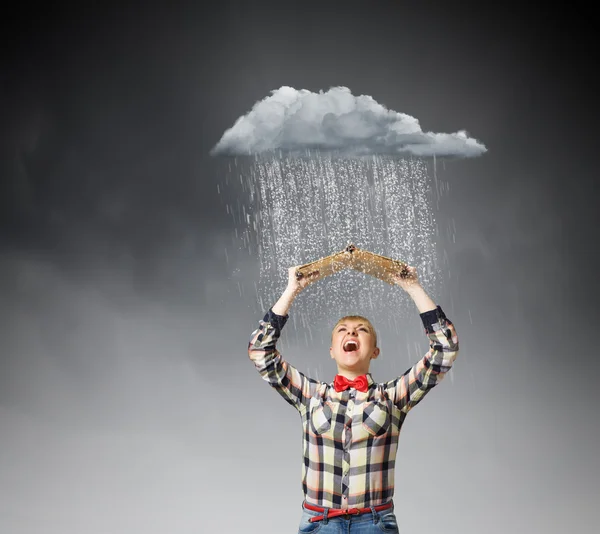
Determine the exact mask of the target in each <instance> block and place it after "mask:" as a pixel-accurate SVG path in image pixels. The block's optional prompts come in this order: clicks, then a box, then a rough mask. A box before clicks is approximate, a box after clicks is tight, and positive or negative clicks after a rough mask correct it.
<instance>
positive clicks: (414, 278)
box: [393, 264, 420, 291]
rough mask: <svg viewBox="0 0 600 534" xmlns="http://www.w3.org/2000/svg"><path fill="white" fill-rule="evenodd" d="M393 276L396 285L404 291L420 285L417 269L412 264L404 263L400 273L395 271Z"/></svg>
mask: <svg viewBox="0 0 600 534" xmlns="http://www.w3.org/2000/svg"><path fill="white" fill-rule="evenodd" d="M393 278H394V282H395V283H396V285H399V286H400V287H401V288H402V289H404V291H410V290H411V289H414V288H417V287H420V284H419V276H418V275H417V269H416V268H415V267H411V266H410V265H407V264H404V265H403V267H402V268H401V269H400V271H399V272H398V273H394V275H393Z"/></svg>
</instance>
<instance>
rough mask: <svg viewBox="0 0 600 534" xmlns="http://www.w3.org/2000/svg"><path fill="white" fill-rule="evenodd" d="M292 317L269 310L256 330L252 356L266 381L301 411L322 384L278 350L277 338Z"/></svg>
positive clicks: (251, 346) (250, 345) (252, 344)
mask: <svg viewBox="0 0 600 534" xmlns="http://www.w3.org/2000/svg"><path fill="white" fill-rule="evenodd" d="M288 317H289V316H288V315H286V316H281V315H277V314H275V313H273V310H269V311H268V312H267V313H266V315H265V316H264V318H263V319H262V320H261V321H260V322H259V325H258V328H257V329H256V330H255V331H254V332H252V336H251V338H250V343H249V344H248V356H249V357H250V360H252V362H253V363H254V366H255V367H256V370H257V371H258V372H259V374H260V375H261V377H262V378H263V380H265V381H266V382H267V383H268V384H269V385H270V386H271V387H272V388H274V389H275V391H277V393H279V394H280V395H281V396H282V397H283V398H284V399H285V400H286V401H287V402H288V403H289V404H291V405H292V406H294V407H295V408H296V409H297V410H298V411H300V412H301V411H302V410H303V409H304V408H306V407H307V406H308V401H309V400H310V398H311V397H312V396H313V394H314V393H315V392H316V391H317V390H318V389H319V386H320V385H321V383H320V382H318V381H316V380H313V379H312V378H308V377H307V376H305V375H304V374H302V373H301V372H300V371H298V369H296V368H295V367H293V366H292V365H290V364H289V363H288V362H286V361H285V360H284V359H283V358H282V356H281V354H280V353H279V351H278V350H277V348H276V344H277V340H278V339H279V336H280V335H281V330H282V328H283V326H284V325H285V323H286V322H287V319H288Z"/></svg>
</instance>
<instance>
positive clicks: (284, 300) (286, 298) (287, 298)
mask: <svg viewBox="0 0 600 534" xmlns="http://www.w3.org/2000/svg"><path fill="white" fill-rule="evenodd" d="M297 296H298V293H297V292H295V291H293V290H291V289H289V288H288V289H286V290H285V291H284V292H283V294H282V295H281V297H279V300H278V301H277V302H276V303H275V305H274V306H273V308H272V310H273V313H274V314H276V315H282V316H286V315H287V314H288V311H289V310H290V307H291V306H292V303H293V302H294V300H295V299H296V297H297Z"/></svg>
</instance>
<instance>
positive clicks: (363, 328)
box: [359, 326, 369, 334]
mask: <svg viewBox="0 0 600 534" xmlns="http://www.w3.org/2000/svg"><path fill="white" fill-rule="evenodd" d="M359 330H362V331H363V332H366V333H367V334H368V333H369V330H367V329H366V328H365V327H364V326H363V327H361V328H359Z"/></svg>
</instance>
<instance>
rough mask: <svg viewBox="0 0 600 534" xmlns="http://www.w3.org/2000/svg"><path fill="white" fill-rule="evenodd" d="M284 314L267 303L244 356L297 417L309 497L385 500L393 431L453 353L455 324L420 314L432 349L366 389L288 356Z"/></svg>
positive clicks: (314, 500)
mask: <svg viewBox="0 0 600 534" xmlns="http://www.w3.org/2000/svg"><path fill="white" fill-rule="evenodd" d="M288 317H289V316H287V315H286V316H285V317H282V316H280V315H276V314H275V313H273V311H272V310H269V311H268V312H267V314H266V315H265V317H264V318H263V320H262V321H260V322H259V327H258V329H257V330H255V331H254V332H253V333H252V338H251V340H250V343H249V346H248V355H249V356H250V359H251V360H252V361H253V362H254V365H255V366H256V369H257V370H258V372H259V373H260V375H261V376H262V378H263V379H264V380H265V381H266V382H268V383H269V384H270V385H271V386H272V387H273V388H274V389H275V391H277V392H278V393H279V394H280V395H281V396H282V397H283V398H284V399H285V400H286V401H287V402H288V403H290V404H291V405H292V406H294V408H296V410H298V412H299V413H300V416H301V418H302V428H303V451H304V452H303V464H302V489H303V491H304V495H305V499H306V502H308V503H311V504H314V505H317V506H322V507H327V508H342V509H346V508H354V507H356V508H362V507H368V506H376V505H379V504H384V503H386V502H388V501H390V500H391V499H392V497H393V494H394V467H395V462H396V451H397V449H398V436H399V434H400V428H401V427H402V423H403V422H404V418H405V417H406V415H407V413H408V411H409V410H410V409H411V408H413V407H414V406H416V405H417V404H418V403H419V402H420V401H421V399H422V398H423V397H424V396H425V395H426V394H427V392H428V391H430V390H431V388H433V387H434V386H435V385H437V384H438V383H439V382H440V381H441V380H442V379H443V378H444V376H445V374H446V373H447V372H448V371H449V370H450V368H451V366H452V364H453V362H454V360H455V359H456V356H457V354H458V337H457V335H456V331H455V329H454V325H453V324H452V323H451V322H450V320H449V319H447V318H446V316H445V314H444V312H443V311H442V309H441V308H440V307H439V306H438V307H437V309H436V310H433V311H429V312H425V313H422V314H421V320H422V321H423V325H424V327H425V333H426V334H427V337H428V338H429V347H430V348H429V351H428V352H427V354H425V356H424V357H423V358H422V359H421V360H420V361H418V362H417V363H416V364H415V365H414V366H413V367H411V368H410V369H408V370H407V371H406V372H405V373H404V374H403V375H402V376H399V377H397V378H394V379H393V380H390V381H389V382H386V383H376V382H375V381H374V380H373V378H372V377H371V374H370V373H369V374H367V380H368V383H369V387H368V390H367V391H366V392H364V393H363V392H361V391H357V390H356V389H354V388H349V389H347V390H345V391H342V392H339V393H338V392H337V391H336V390H335V389H334V387H333V382H331V383H329V384H327V383H324V382H319V381H317V380H313V379H312V378H308V377H307V376H305V375H304V374H302V373H301V372H300V371H298V370H297V369H296V368H294V367H293V366H292V365H290V364H289V363H288V362H286V361H285V360H284V359H283V358H282V357H281V354H280V353H279V351H278V350H277V349H276V343H277V340H278V339H279V336H280V335H281V330H282V328H283V326H284V325H285V323H286V321H287V319H288Z"/></svg>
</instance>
